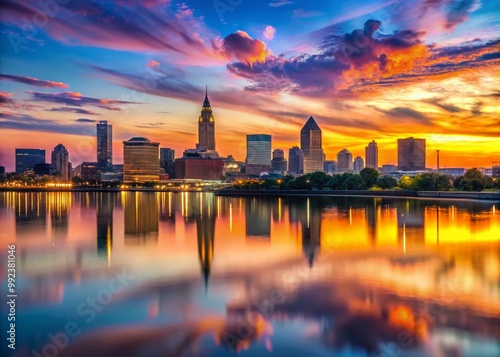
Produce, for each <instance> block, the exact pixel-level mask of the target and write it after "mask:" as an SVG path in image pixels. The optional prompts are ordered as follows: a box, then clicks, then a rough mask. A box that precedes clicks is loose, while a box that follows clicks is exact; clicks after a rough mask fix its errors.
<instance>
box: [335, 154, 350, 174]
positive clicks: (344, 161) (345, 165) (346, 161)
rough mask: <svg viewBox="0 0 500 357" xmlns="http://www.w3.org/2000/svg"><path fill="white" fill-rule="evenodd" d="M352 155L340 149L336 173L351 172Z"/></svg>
mask: <svg viewBox="0 0 500 357" xmlns="http://www.w3.org/2000/svg"><path fill="white" fill-rule="evenodd" d="M352 169H353V167H352V154H351V152H350V151H349V150H347V149H342V150H340V151H339V153H338V154H337V172H347V171H352Z"/></svg>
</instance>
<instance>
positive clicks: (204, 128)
mask: <svg viewBox="0 0 500 357" xmlns="http://www.w3.org/2000/svg"><path fill="white" fill-rule="evenodd" d="M196 147H197V148H199V149H207V150H215V119H214V115H213V113H212V107H211V106H210V101H209V100H208V89H207V90H206V91H205V101H204V102H203V106H202V108H201V115H200V117H199V120H198V144H197V145H196Z"/></svg>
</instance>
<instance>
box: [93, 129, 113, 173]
mask: <svg viewBox="0 0 500 357" xmlns="http://www.w3.org/2000/svg"><path fill="white" fill-rule="evenodd" d="M112 167H113V126H112V125H111V124H108V122H107V121H106V120H101V121H100V122H99V123H98V124H97V168H98V169H99V170H111V169H112Z"/></svg>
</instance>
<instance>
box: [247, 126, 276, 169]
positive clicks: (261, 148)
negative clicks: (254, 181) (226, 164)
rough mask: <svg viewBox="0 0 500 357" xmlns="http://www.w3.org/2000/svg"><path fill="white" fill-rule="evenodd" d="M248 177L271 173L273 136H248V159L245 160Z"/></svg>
mask: <svg viewBox="0 0 500 357" xmlns="http://www.w3.org/2000/svg"><path fill="white" fill-rule="evenodd" d="M245 161H246V162H245V169H246V174H247V175H259V174H260V173H261V172H269V171H271V135H268V134H251V135H247V157H246V160H245Z"/></svg>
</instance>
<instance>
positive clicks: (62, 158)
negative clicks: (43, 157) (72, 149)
mask: <svg viewBox="0 0 500 357" xmlns="http://www.w3.org/2000/svg"><path fill="white" fill-rule="evenodd" d="M51 165H52V170H53V172H54V174H55V175H60V176H61V180H62V181H69V179H70V170H69V168H70V165H69V153H68V150H66V148H65V147H64V145H63V144H59V145H57V146H56V147H55V148H54V150H52V161H51Z"/></svg>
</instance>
